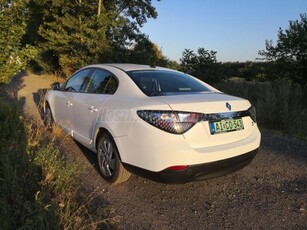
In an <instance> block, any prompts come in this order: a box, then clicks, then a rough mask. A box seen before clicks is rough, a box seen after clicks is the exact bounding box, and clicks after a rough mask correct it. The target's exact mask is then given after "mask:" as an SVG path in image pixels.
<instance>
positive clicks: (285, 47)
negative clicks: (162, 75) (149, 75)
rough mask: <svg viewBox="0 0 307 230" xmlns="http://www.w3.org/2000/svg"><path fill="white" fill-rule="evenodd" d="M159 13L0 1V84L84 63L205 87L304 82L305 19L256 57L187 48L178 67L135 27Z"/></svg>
mask: <svg viewBox="0 0 307 230" xmlns="http://www.w3.org/2000/svg"><path fill="white" fill-rule="evenodd" d="M157 15H158V13H157V11H156V9H155V7H154V6H153V5H152V0H130V1H126V0H117V1H114V0H75V1H66V0H56V1H41V0H3V1H0V49H1V52H0V68H1V70H2V74H1V75H0V84H3V83H7V82H9V80H10V78H11V77H12V76H13V75H15V74H17V73H18V72H19V71H20V70H22V69H25V68H26V67H28V66H30V67H31V68H33V69H34V70H42V71H44V72H49V73H50V72H56V73H60V74H63V75H66V76H69V75H70V74H71V73H72V72H74V71H75V70H77V69H79V68H80V67H82V66H84V65H87V64H95V63H110V62H115V63H116V62H122V63H138V64H150V65H158V66H165V67H169V68H173V69H178V70H181V71H184V72H188V73H190V74H192V75H194V76H196V77H198V78H200V79H202V80H204V81H206V82H208V83H211V84H212V83H213V84H214V83H218V82H220V81H222V80H228V79H244V80H248V81H287V82H289V83H294V84H299V85H303V86H306V84H307V45H306V44H307V43H306V37H307V17H306V14H301V15H300V20H296V21H290V22H289V28H287V29H285V30H283V29H281V28H280V29H279V30H278V34H277V36H278V39H277V43H276V45H273V42H272V41H270V40H267V41H266V42H265V49H264V50H260V51H259V54H260V55H261V57H262V59H261V60H256V61H254V62H245V63H239V62H230V63H221V62H218V61H217V59H216V51H212V50H211V51H210V50H206V49H205V48H199V49H198V50H197V52H195V51H192V50H190V49H185V50H184V51H183V53H182V57H181V58H180V62H179V63H177V62H176V61H172V60H169V59H168V58H166V57H165V56H164V55H163V53H162V51H161V49H160V48H159V47H158V46H157V45H156V44H154V43H152V42H151V41H150V39H149V38H148V36H147V35H146V34H143V33H141V31H140V28H141V27H142V26H143V25H144V24H145V23H146V22H147V19H149V18H153V19H154V18H156V17H157Z"/></svg>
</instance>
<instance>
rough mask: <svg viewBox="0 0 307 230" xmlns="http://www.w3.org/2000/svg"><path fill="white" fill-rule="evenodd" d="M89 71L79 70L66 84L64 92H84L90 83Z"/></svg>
mask: <svg viewBox="0 0 307 230" xmlns="http://www.w3.org/2000/svg"><path fill="white" fill-rule="evenodd" d="M90 71H91V69H85V70H81V71H79V72H78V73H76V74H75V75H73V76H72V77H71V78H70V79H69V80H68V81H67V83H66V85H65V88H64V90H65V91H69V92H84V91H85V89H86V88H87V85H88V83H89V82H90V77H89V73H90Z"/></svg>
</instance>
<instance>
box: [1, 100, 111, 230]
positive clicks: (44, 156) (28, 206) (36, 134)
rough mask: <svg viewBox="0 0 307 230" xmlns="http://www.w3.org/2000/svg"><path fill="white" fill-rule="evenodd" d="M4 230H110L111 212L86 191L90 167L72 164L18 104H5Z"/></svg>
mask: <svg viewBox="0 0 307 230" xmlns="http://www.w3.org/2000/svg"><path fill="white" fill-rule="evenodd" d="M0 121H1V122H0V149H1V154H0V191H1V197H0V229H105V228H108V226H109V225H110V224H112V222H113V219H108V218H107V216H108V213H109V211H108V210H109V207H107V208H106V207H105V206H102V207H96V208H93V205H92V203H93V201H94V199H96V198H97V197H99V196H100V194H101V192H100V191H101V189H99V188H97V189H96V190H94V191H92V192H91V193H90V194H88V193H87V192H84V191H83V190H82V188H81V187H80V181H79V180H80V179H79V178H80V174H81V173H82V170H83V169H84V166H82V165H80V164H76V163H71V162H68V161H67V160H66V159H65V157H64V156H63V155H62V154H61V152H60V151H59V149H58V146H57V145H56V144H55V143H54V141H53V140H50V139H48V136H47V135H44V133H45V131H44V130H42V129H41V128H39V126H38V125H37V124H33V123H30V122H29V121H26V120H24V119H23V118H22V117H21V116H20V113H19V109H18V106H17V105H14V104H12V103H10V102H7V101H5V100H3V99H0Z"/></svg>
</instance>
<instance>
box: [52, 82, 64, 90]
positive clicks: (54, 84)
mask: <svg viewBox="0 0 307 230" xmlns="http://www.w3.org/2000/svg"><path fill="white" fill-rule="evenodd" d="M50 88H51V90H60V88H61V84H60V82H54V83H52V84H51V85H50Z"/></svg>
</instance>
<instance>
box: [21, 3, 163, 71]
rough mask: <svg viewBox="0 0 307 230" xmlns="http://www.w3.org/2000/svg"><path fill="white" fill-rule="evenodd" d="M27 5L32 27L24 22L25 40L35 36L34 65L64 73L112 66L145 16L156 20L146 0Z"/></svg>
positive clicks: (137, 30)
mask: <svg viewBox="0 0 307 230" xmlns="http://www.w3.org/2000/svg"><path fill="white" fill-rule="evenodd" d="M99 2H101V5H100V4H99ZM28 6H29V12H30V13H29V14H30V19H29V21H30V22H32V23H33V26H32V24H28V28H27V36H26V38H27V39H28V41H31V38H36V39H34V40H32V44H33V45H36V46H37V47H38V48H39V51H40V56H39V57H38V58H37V59H36V63H37V64H38V65H39V66H40V67H41V68H42V69H43V70H46V71H48V72H52V71H55V70H58V69H59V68H62V70H63V71H64V73H65V74H66V75H70V74H71V72H73V71H75V70H76V69H78V68H80V67H82V66H84V65H86V64H90V63H91V64H93V63H98V62H112V61H113V60H114V59H115V58H118V57H119V56H115V57H114V56H113V55H114V54H117V53H125V51H127V47H129V46H130V45H131V44H132V43H133V42H134V41H135V40H136V39H137V37H138V36H139V35H140V31H139V27H141V26H143V25H144V23H146V21H147V18H156V17H157V12H156V11H155V8H154V7H153V6H152V5H151V0H133V1H125V0H118V1H113V0H105V1H97V0H88V1H82V0H78V1H65V0H57V1H40V0H30V3H29V5H28ZM151 51H152V50H150V52H151ZM149 55H150V54H149ZM124 57H125V55H124Z"/></svg>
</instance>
